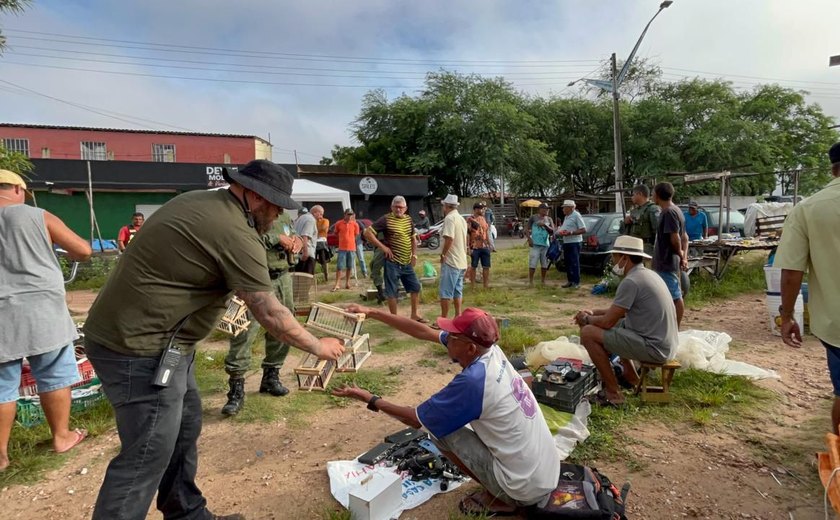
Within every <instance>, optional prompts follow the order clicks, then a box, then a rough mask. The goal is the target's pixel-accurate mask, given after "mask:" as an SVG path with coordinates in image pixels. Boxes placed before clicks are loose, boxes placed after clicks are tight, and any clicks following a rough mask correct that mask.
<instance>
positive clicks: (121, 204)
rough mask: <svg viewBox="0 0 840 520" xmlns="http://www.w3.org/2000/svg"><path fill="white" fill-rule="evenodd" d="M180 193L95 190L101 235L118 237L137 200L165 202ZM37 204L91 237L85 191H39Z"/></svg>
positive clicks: (94, 198)
mask: <svg viewBox="0 0 840 520" xmlns="http://www.w3.org/2000/svg"><path fill="white" fill-rule="evenodd" d="M176 195H177V193H135V192H131V193H128V192H125V193H122V192H99V193H97V192H95V191H94V192H93V208H94V211H95V212H96V220H97V222H99V229H100V231H101V232H102V238H103V239H105V240H108V239H113V240H116V239H117V233H119V231H120V228H121V227H123V226H125V225H126V224H129V223H130V222H131V215H132V214H133V213H134V208H135V207H136V205H137V204H164V203H165V202H166V201H168V200H169V199H171V198H173V197H175V196H176ZM35 197H36V198H37V201H38V207H40V208H44V209H45V210H47V211H49V212H50V213H52V214H54V215H56V216H57V217H58V218H60V219H61V220H63V221H64V223H65V224H67V225H68V226H69V227H70V229H72V230H73V231H75V232H76V233H77V234H78V235H80V236H81V237H84V238H90V207H89V206H88V202H87V197H86V196H85V194H84V193H78V192H77V193H73V194H72V195H58V194H55V193H48V192H41V191H39V192H36V193H35Z"/></svg>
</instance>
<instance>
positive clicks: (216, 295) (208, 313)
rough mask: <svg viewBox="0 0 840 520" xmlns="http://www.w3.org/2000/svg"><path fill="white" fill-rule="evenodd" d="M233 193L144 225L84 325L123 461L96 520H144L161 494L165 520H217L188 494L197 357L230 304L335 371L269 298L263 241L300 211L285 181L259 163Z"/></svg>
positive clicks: (175, 206) (165, 212)
mask: <svg viewBox="0 0 840 520" xmlns="http://www.w3.org/2000/svg"><path fill="white" fill-rule="evenodd" d="M223 175H224V177H225V180H226V181H228V182H229V183H230V189H228V190H217V191H193V192H189V193H184V194H182V195H179V196H177V197H175V198H174V199H172V200H170V201H169V202H167V203H166V204H164V205H163V207H161V208H160V209H159V210H157V212H155V214H154V216H153V217H152V218H150V219H149V220H148V222H146V223H145V224H144V225H143V232H142V233H139V234H138V235H137V236H136V237H135V238H134V240H132V242H131V247H129V248H127V249H126V251H125V253H124V254H123V256H122V258H121V259H120V261H119V263H118V264H117V266H116V268H114V270H113V271H112V272H111V275H110V277H109V278H108V282H107V283H106V284H105V287H103V288H102V291H101V292H100V293H99V295H98V296H97V298H96V301H95V302H94V303H93V306H92V307H91V309H90V313H89V314H88V319H87V321H86V322H85V350H86V351H87V355H88V359H90V361H91V363H92V364H93V367H94V369H95V370H96V374H97V375H98V376H99V379H100V381H101V382H102V387H103V389H104V391H105V394H106V395H107V397H108V400H109V401H110V402H111V404H112V406H113V407H114V416H115V419H116V423H117V431H118V432H119V436H120V442H121V447H120V452H119V453H118V454H117V456H116V457H114V459H113V460H112V461H111V462H110V464H109V465H108V470H107V472H106V473H105V480H104V482H103V483H102V487H101V489H100V490H99V497H98V498H97V500H96V506H95V508H94V511H93V519H94V520H106V519H107V520H116V519H120V520H142V519H145V518H146V515H147V514H148V512H149V506H150V505H151V503H152V499H153V498H154V496H155V494H156V493H157V508H158V509H159V510H160V511H161V512H162V513H163V516H164V518H190V519H192V518H195V519H199V518H200V519H202V520H205V519H208V520H209V519H216V518H225V519H228V520H233V519H241V518H243V517H242V516H241V515H229V516H216V515H214V514H212V513H210V512H209V511H208V510H207V500H206V499H205V498H204V496H203V495H202V494H201V490H200V489H199V488H198V485H197V484H196V482H195V477H196V473H197V471H198V448H197V444H198V437H199V435H200V434H201V415H202V411H201V397H200V396H199V392H198V386H197V384H196V381H195V362H194V361H195V345H196V343H198V342H199V341H201V340H202V339H204V338H205V337H206V336H207V335H208V334H209V333H210V331H211V330H213V327H214V326H215V325H216V324H217V323H218V321H219V319H220V318H221V316H222V314H223V313H224V310H225V301H226V300H227V298H228V297H229V296H230V294H231V293H233V294H235V295H236V296H238V297H239V298H241V299H242V300H243V301H244V302H245V304H246V305H247V306H248V309H249V310H250V311H251V313H252V314H253V316H254V317H255V318H256V320H257V321H259V322H260V324H262V325H263V326H264V327H265V328H266V331H267V333H268V334H271V335H272V336H274V337H275V338H277V339H278V340H279V341H283V342H286V343H288V344H290V345H293V346H296V347H298V348H300V349H301V350H305V351H307V352H311V353H312V354H314V355H316V356H317V357H319V358H321V359H331V360H337V359H338V358H339V357H340V356H341V354H342V353H343V351H344V347H343V345H342V343H341V342H339V341H338V340H337V339H334V338H326V339H321V340H319V339H317V338H315V337H314V336H312V334H310V333H309V332H307V331H306V329H304V328H303V326H302V325H301V324H300V323H298V321H297V320H296V319H295V317H294V315H293V314H292V313H291V312H290V311H289V309H287V308H286V307H284V306H283V305H282V304H281V303H280V302H279V301H278V300H277V296H275V294H274V289H273V287H272V284H271V279H270V277H269V269H268V264H267V262H266V252H265V245H264V244H263V243H262V242H261V240H260V235H262V234H265V233H266V232H267V231H268V230H269V229H271V226H272V224H273V222H274V221H275V220H276V219H277V216H278V214H279V213H280V208H281V207H283V208H286V209H298V208H299V207H300V206H299V205H298V204H297V203H296V202H295V201H293V200H292V198H291V194H292V183H293V177H292V175H291V174H290V173H289V172H288V171H286V170H285V169H283V168H282V167H280V166H278V165H276V164H274V163H272V162H270V161H266V160H256V161H251V162H250V163H248V164H247V165H245V166H244V167H243V168H240V169H238V170H237V169H233V168H225V169H224V170H223Z"/></svg>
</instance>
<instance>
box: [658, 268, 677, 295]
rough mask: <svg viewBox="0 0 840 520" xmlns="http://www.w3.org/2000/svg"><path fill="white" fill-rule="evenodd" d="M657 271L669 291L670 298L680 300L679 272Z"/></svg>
mask: <svg viewBox="0 0 840 520" xmlns="http://www.w3.org/2000/svg"><path fill="white" fill-rule="evenodd" d="M657 273H658V274H659V276H660V277H661V278H662V279H663V280H665V285H666V286H667V287H668V292H669V293H671V299H672V300H681V299H682V289H681V288H680V273H677V272H673V271H657Z"/></svg>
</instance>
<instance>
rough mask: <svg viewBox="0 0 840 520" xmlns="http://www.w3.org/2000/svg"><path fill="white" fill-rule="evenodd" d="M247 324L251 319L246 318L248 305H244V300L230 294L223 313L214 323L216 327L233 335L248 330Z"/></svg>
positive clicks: (249, 323)
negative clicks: (217, 322) (217, 321)
mask: <svg viewBox="0 0 840 520" xmlns="http://www.w3.org/2000/svg"><path fill="white" fill-rule="evenodd" d="M249 325H251V320H250V319H248V307H246V306H245V302H243V301H242V300H240V299H239V298H237V297H236V296H231V297H230V300H228V304H227V309H225V314H224V315H223V316H222V319H221V320H220V321H219V324H218V325H216V329H218V330H220V331H222V332H224V333H225V334H230V335H231V336H234V337H235V336H238V335H240V334H242V333H243V332H245V331H246V330H248V326H249Z"/></svg>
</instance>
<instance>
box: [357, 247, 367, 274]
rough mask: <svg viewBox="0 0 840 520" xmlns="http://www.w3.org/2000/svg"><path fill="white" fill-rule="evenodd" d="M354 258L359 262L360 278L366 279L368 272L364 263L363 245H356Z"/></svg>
mask: <svg viewBox="0 0 840 520" xmlns="http://www.w3.org/2000/svg"><path fill="white" fill-rule="evenodd" d="M356 258H357V259H358V260H359V267H360V268H361V269H362V276H364V277H367V274H368V270H367V264H366V263H365V245H364V244H356Z"/></svg>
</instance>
